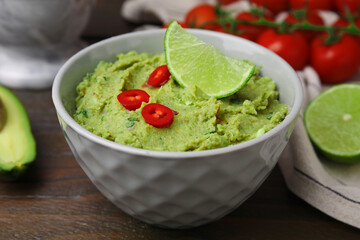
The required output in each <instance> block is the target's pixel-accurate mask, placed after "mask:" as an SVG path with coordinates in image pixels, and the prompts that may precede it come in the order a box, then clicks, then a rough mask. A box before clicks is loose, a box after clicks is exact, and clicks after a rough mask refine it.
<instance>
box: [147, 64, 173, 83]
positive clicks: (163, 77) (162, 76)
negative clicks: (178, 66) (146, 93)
mask: <svg viewBox="0 0 360 240" xmlns="http://www.w3.org/2000/svg"><path fill="white" fill-rule="evenodd" d="M170 76H171V74H170V72H169V69H168V67H167V66H166V65H161V66H160V67H157V68H156V69H155V70H154V71H153V72H152V73H151V74H150V76H149V79H148V80H147V84H148V85H150V86H153V87H161V86H162V85H164V84H165V83H167V82H168V81H169V79H170Z"/></svg>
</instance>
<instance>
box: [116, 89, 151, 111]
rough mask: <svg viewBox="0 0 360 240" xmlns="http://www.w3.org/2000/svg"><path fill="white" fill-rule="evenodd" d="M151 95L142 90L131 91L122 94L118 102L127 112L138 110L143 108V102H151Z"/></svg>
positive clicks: (118, 97)
mask: <svg viewBox="0 0 360 240" xmlns="http://www.w3.org/2000/svg"><path fill="white" fill-rule="evenodd" d="M149 98H150V96H149V94H147V92H145V91H143V90H140V89H131V90H127V91H124V92H122V93H120V94H119V95H118V96H117V99H118V101H119V102H120V103H121V105H123V107H124V108H126V109H127V110H136V109H138V108H139V107H141V104H142V102H149Z"/></svg>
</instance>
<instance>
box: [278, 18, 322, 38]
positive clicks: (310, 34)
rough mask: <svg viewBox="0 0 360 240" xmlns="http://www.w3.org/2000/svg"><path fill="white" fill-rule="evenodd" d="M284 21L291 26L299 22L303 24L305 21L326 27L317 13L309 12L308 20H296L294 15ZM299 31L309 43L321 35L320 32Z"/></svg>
mask: <svg viewBox="0 0 360 240" xmlns="http://www.w3.org/2000/svg"><path fill="white" fill-rule="evenodd" d="M284 20H285V21H286V22H288V23H291V24H294V23H297V22H303V21H304V20H307V21H308V22H309V23H311V24H314V25H320V26H321V25H324V21H323V19H322V18H321V17H320V15H319V13H318V12H317V11H309V12H308V13H307V16H306V18H304V19H296V18H295V16H294V15H293V14H289V15H287V16H286V18H285V19H284ZM297 31H299V32H300V33H301V34H303V35H304V37H305V38H306V39H307V40H308V41H309V42H311V40H312V39H314V37H316V36H317V35H318V34H319V32H318V31H311V30H297Z"/></svg>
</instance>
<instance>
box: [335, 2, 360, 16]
mask: <svg viewBox="0 0 360 240" xmlns="http://www.w3.org/2000/svg"><path fill="white" fill-rule="evenodd" d="M335 6H336V9H337V10H338V12H340V14H342V15H343V16H345V15H346V12H347V11H349V13H351V14H352V15H355V14H357V13H360V0H335Z"/></svg>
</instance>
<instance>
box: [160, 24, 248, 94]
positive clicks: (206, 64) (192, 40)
mask: <svg viewBox="0 0 360 240" xmlns="http://www.w3.org/2000/svg"><path fill="white" fill-rule="evenodd" d="M164 46H165V58H166V64H167V66H168V68H169V71H170V73H171V75H172V76H173V77H174V79H175V80H176V81H177V82H178V83H179V84H180V85H181V86H182V87H190V86H193V87H194V86H195V87H198V88H199V89H200V90H201V91H203V92H204V93H206V94H207V95H208V96H213V97H216V98H222V97H227V96H229V95H231V94H233V93H235V92H237V91H238V90H239V89H240V88H241V87H243V86H244V85H245V84H246V83H247V81H248V80H249V79H250V78H251V76H252V75H253V73H254V71H255V66H254V64H252V63H249V62H247V61H244V60H239V59H236V58H230V57H227V56H226V55H224V54H223V53H221V52H220V50H218V49H216V48H215V47H214V46H212V45H211V44H209V43H205V42H203V41H201V40H200V39H198V38H197V37H195V36H193V35H192V34H190V33H188V32H187V31H186V30H184V29H183V28H182V27H181V26H180V25H179V24H178V23H177V22H176V21H173V22H172V23H171V24H170V25H169V27H168V29H167V31H166V34H165V42H164Z"/></svg>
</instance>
